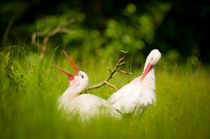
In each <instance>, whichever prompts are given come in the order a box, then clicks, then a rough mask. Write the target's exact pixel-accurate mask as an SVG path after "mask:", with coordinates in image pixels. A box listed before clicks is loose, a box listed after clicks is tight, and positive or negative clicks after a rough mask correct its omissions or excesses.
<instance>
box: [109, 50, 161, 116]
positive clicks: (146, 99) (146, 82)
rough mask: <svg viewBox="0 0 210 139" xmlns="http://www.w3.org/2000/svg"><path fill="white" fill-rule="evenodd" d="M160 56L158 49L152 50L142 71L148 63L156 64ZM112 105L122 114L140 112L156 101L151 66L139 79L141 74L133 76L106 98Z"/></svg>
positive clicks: (153, 75)
mask: <svg viewBox="0 0 210 139" xmlns="http://www.w3.org/2000/svg"><path fill="white" fill-rule="evenodd" d="M160 57H161V54H160V52H159V51H158V50H153V51H152V52H151V53H150V54H149V56H148V57H147V60H146V64H145V67H144V71H145V69H146V66H147V64H148V63H152V65H155V64H157V62H158V61H159V59H160ZM108 101H109V102H110V103H111V104H112V106H113V107H114V108H115V109H117V110H119V111H120V112H121V113H123V114H129V113H136V112H140V113H141V112H142V111H143V109H144V108H146V107H147V106H149V105H151V104H154V103H155V102H156V95H155V74H154V68H153V67H152V68H151V69H150V70H149V72H148V73H147V75H146V76H145V77H144V79H143V80H141V76H140V77H137V78H135V79H134V80H133V81H131V82H130V83H129V84H127V85H125V86H123V87H122V88H121V89H120V90H118V91H117V92H116V93H114V94H113V95H112V96H111V97H110V98H109V100H108Z"/></svg>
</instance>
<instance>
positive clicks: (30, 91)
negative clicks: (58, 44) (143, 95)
mask: <svg viewBox="0 0 210 139" xmlns="http://www.w3.org/2000/svg"><path fill="white" fill-rule="evenodd" d="M86 55H87V56H88V54H86ZM70 56H71V58H72V59H73V60H75V63H76V65H77V66H78V68H79V69H80V70H82V71H84V72H86V73H87V75H88V76H89V79H90V82H89V84H90V85H93V84H96V83H98V82H100V81H102V80H104V79H105V78H106V77H107V76H108V74H109V71H108V70H107V68H108V67H111V68H113V67H114V66H115V63H116V61H115V60H113V58H112V57H110V56H104V55H102V56H101V57H89V58H88V59H87V57H84V58H83V57H81V59H80V60H76V57H77V53H70ZM0 57H1V61H0V65H1V68H0V78H1V80H0V87H1V91H0V138H1V139H9V138H12V139H24V138H30V139H33V138H34V139H41V138H43V139H47V138H51V139H52V138H55V139H59V138H62V139H64V138H71V139H74V138H91V139H94V138H100V139H102V138H104V139H107V138H129V139H131V138H161V139H163V138H166V139H169V138H170V139H172V138H176V139H177V138H185V139H186V138H198V139H201V138H210V132H209V131H210V109H209V106H210V94H209V93H210V86H209V83H210V74H209V67H207V66H204V65H202V64H199V65H198V66H196V67H194V66H192V65H190V64H187V63H183V64H177V63H170V62H167V60H165V59H164V55H163V59H161V61H160V63H159V64H158V66H157V67H156V71H155V74H156V95H157V102H156V104H155V105H154V106H151V107H150V108H148V109H147V110H145V112H144V113H143V114H142V115H141V116H138V117H134V118H124V119H122V120H119V121H116V120H113V119H109V118H108V119H96V120H94V121H93V122H90V123H88V124H81V123H80V122H79V121H78V120H77V119H76V118H75V119H74V120H71V121H70V120H67V119H65V118H64V117H63V116H62V114H61V112H60V111H58V110H57V98H58V97H59V96H60V95H61V94H62V93H63V92H64V91H65V89H66V88H67V87H68V80H67V78H66V75H65V74H63V73H62V72H59V71H57V70H56V69H53V68H52V66H51V65H52V64H54V65H56V66H59V67H62V68H63V69H66V70H68V71H69V72H72V73H75V71H74V69H73V68H72V66H71V64H70V63H69V62H68V60H67V59H66V58H65V56H64V54H63V53H62V51H61V52H60V53H56V54H55V53H54V52H52V53H49V54H48V55H46V57H45V58H44V59H43V60H39V54H38V53H35V52H31V51H26V52H25V50H21V49H20V50H18V51H15V52H13V51H7V52H1V53H0ZM131 61H132V59H131V58H128V59H127V60H126V62H127V63H126V66H124V67H123V69H124V70H126V71H129V72H132V73H133V74H132V75H131V76H129V75H124V74H122V73H116V74H115V75H114V77H113V78H112V79H111V82H112V83H113V84H115V85H116V86H117V87H118V88H120V87H122V86H123V85H125V84H127V83H128V82H130V81H131V80H132V79H133V78H135V77H137V76H139V75H141V73H142V67H143V63H142V65H139V66H136V67H134V66H133V65H132V64H131ZM142 62H144V61H142ZM83 93H91V94H94V95H97V96H100V97H102V98H105V99H107V98H108V97H109V96H110V95H111V94H112V93H114V89H112V88H110V87H108V86H103V87H101V88H99V89H95V90H90V91H86V92H83Z"/></svg>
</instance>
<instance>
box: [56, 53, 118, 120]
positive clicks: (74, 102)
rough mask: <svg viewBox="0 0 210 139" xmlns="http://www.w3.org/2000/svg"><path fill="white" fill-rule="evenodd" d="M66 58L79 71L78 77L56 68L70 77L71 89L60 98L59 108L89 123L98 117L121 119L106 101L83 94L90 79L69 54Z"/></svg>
mask: <svg viewBox="0 0 210 139" xmlns="http://www.w3.org/2000/svg"><path fill="white" fill-rule="evenodd" d="M64 53H65V52H64ZM65 54H66V53H65ZM66 56H67V57H68V58H69V60H70V62H71V63H72V65H73V66H74V68H75V70H76V71H77V75H73V74H71V73H69V72H66V71H64V70H62V69H60V68H58V67H56V66H54V67H55V68H57V69H58V70H61V71H62V72H64V73H66V74H67V75H68V77H69V87H68V89H67V90H66V91H65V92H64V93H63V94H62V96H60V97H59V99H58V108H59V109H60V110H63V111H64V112H65V113H66V114H70V116H72V115H78V116H79V118H80V120H81V121H89V120H91V119H93V118H95V117H96V116H103V117H104V116H105V117H114V118H117V119H120V118H121V115H120V113H118V112H117V111H116V109H114V107H113V106H112V105H111V104H110V103H109V102H108V101H106V100H105V99H102V98H100V97H97V96H94V95H90V94H81V92H82V91H83V90H84V89H85V88H86V87H87V86H88V81H89V78H88V76H87V75H86V73H85V72H82V71H79V70H78V68H77V67H76V65H75V64H74V63H73V61H72V60H71V59H70V57H69V56H68V55H67V54H66ZM69 118H70V117H69Z"/></svg>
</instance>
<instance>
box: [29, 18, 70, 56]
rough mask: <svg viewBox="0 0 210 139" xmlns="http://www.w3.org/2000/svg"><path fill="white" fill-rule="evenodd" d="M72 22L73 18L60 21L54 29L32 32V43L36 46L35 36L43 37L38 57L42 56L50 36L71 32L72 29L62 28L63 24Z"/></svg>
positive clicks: (37, 44)
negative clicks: (63, 21)
mask: <svg viewBox="0 0 210 139" xmlns="http://www.w3.org/2000/svg"><path fill="white" fill-rule="evenodd" d="M72 22H74V19H70V20H69V21H67V22H65V23H62V24H60V25H58V26H57V27H56V28H55V29H53V30H52V31H47V32H34V33H33V34H32V43H33V44H34V45H36V46H37V47H39V46H40V44H39V43H38V42H37V40H36V39H37V37H43V41H42V44H41V55H40V59H43V58H44V55H45V52H46V49H47V43H48V41H49V39H50V37H52V36H54V35H56V34H57V33H72V32H73V31H70V30H69V29H67V28H64V27H65V26H67V25H69V24H71V23H72Z"/></svg>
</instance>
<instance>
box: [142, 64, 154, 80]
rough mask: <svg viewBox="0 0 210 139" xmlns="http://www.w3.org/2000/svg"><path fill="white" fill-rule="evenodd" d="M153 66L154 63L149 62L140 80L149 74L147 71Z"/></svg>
mask: <svg viewBox="0 0 210 139" xmlns="http://www.w3.org/2000/svg"><path fill="white" fill-rule="evenodd" d="M151 67H152V65H151V64H150V63H148V65H147V67H146V69H145V71H144V73H143V75H142V76H141V79H140V80H142V79H144V77H145V76H146V75H147V73H148V72H149V70H150V69H151Z"/></svg>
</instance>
